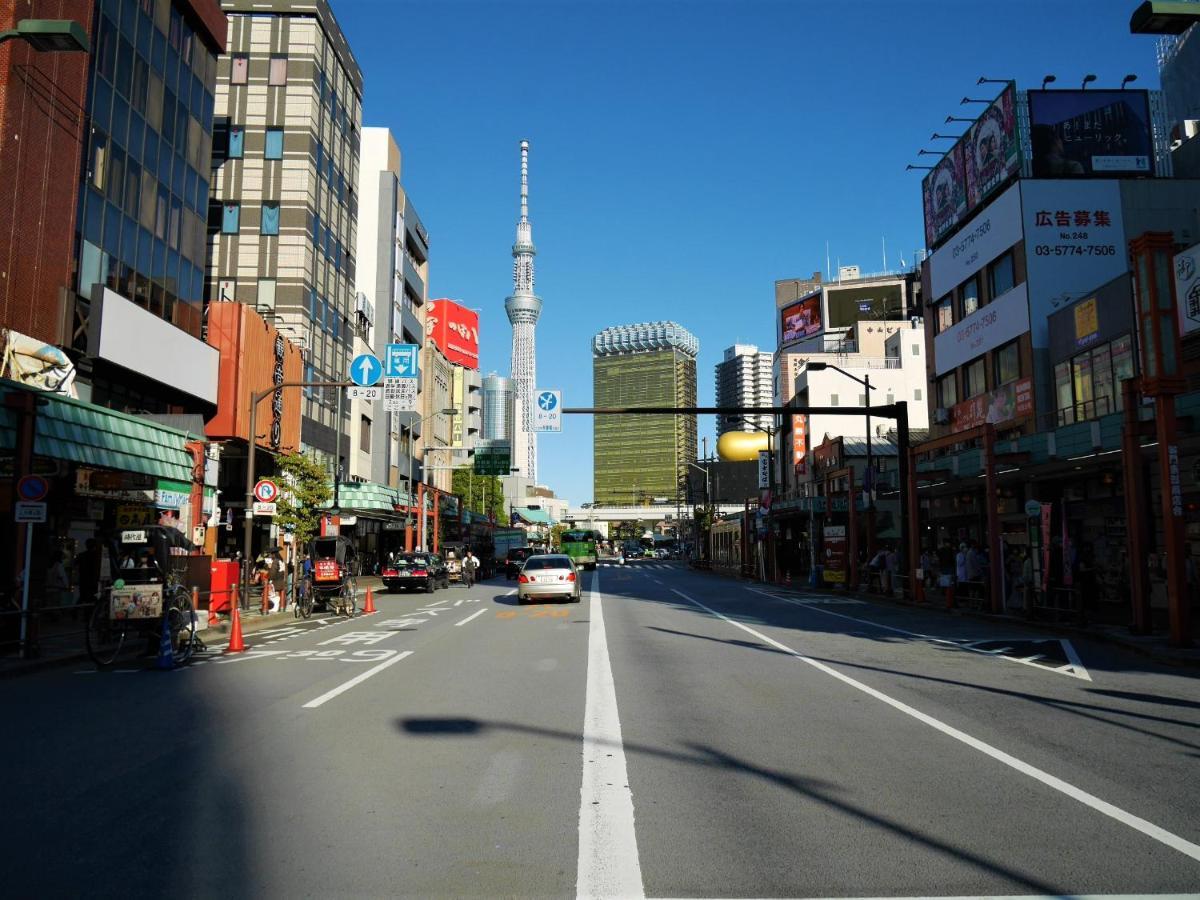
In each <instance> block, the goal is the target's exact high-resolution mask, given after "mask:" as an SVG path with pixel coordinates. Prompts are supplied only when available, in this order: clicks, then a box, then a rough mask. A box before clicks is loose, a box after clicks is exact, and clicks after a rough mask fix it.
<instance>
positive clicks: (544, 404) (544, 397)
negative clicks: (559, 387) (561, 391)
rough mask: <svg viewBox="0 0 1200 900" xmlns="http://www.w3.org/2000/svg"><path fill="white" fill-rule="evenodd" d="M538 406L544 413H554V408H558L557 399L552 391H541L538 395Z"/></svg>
mask: <svg viewBox="0 0 1200 900" xmlns="http://www.w3.org/2000/svg"><path fill="white" fill-rule="evenodd" d="M538 406H540V407H541V408H542V409H544V410H545V411H546V412H554V407H556V406H558V397H557V396H556V395H555V393H554V391H542V392H541V393H540V394H538Z"/></svg>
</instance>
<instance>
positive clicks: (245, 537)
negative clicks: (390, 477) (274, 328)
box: [230, 381, 353, 612]
mask: <svg viewBox="0 0 1200 900" xmlns="http://www.w3.org/2000/svg"><path fill="white" fill-rule="evenodd" d="M351 384H353V382H350V381H285V382H283V383H282V384H273V385H271V386H270V387H269V388H266V389H265V390H261V391H258V392H257V393H251V394H250V431H249V435H248V438H247V444H248V452H247V457H246V511H245V518H244V519H243V521H242V531H243V534H242V565H241V571H240V572H239V573H238V576H239V582H240V586H241V590H240V591H239V597H238V603H239V605H240V606H241V607H242V608H243V609H249V606H250V554H251V552H252V547H251V538H252V537H253V536H254V484H255V480H256V479H255V471H254V470H255V463H256V462H257V461H258V434H257V431H258V404H260V403H262V402H263V401H264V400H265V399H267V397H269V396H271V395H272V394H274V393H275V392H276V391H281V390H283V389H284V388H306V387H319V388H327V387H332V388H337V389H338V392H339V393H338V396H341V389H342V388H344V387H350V386H351ZM338 449H340V448H338ZM334 456H335V457H336V456H337V453H336V452H335V453H334ZM335 471H336V470H335ZM334 477H335V478H336V475H335V476H334ZM230 612H232V610H230Z"/></svg>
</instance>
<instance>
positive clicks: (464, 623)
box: [454, 609, 487, 628]
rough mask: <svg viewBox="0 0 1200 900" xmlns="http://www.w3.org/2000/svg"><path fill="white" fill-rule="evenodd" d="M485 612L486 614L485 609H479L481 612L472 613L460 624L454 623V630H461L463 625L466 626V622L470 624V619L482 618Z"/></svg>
mask: <svg viewBox="0 0 1200 900" xmlns="http://www.w3.org/2000/svg"><path fill="white" fill-rule="evenodd" d="M485 612H487V610H486V609H481V610H478V611H477V612H473V613H471V614H470V615H469V616H467V617H466V618H465V619H463V620H462V621H461V622H455V623H454V627H455V628H461V627H462V626H463V625H466V624H467V623H468V622H470V621H471V620H472V619H476V618H478V617H479V616H482V615H483V614H484V613H485Z"/></svg>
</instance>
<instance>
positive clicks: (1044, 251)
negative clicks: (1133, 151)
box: [1021, 180, 1128, 348]
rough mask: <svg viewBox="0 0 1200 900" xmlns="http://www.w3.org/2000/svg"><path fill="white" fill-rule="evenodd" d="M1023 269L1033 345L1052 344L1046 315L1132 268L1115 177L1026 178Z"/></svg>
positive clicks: (1045, 345) (1044, 345) (1023, 194)
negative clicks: (1090, 179) (1104, 178)
mask: <svg viewBox="0 0 1200 900" xmlns="http://www.w3.org/2000/svg"><path fill="white" fill-rule="evenodd" d="M1021 195H1022V199H1023V201H1024V202H1023V204H1022V207H1023V213H1022V214H1023V218H1024V225H1025V269H1026V273H1027V275H1028V281H1029V300H1030V303H1029V317H1030V324H1031V331H1032V334H1033V346H1034V347H1037V348H1042V347H1047V346H1048V345H1049V328H1048V326H1047V322H1046V320H1047V317H1048V316H1050V314H1051V313H1053V312H1054V311H1055V310H1056V309H1059V308H1061V307H1063V306H1066V305H1067V304H1068V303H1070V302H1071V301H1072V300H1075V299H1077V298H1079V297H1082V296H1084V295H1085V294H1089V293H1091V292H1093V291H1095V290H1096V288H1097V287H1099V286H1100V285H1102V284H1106V283H1107V282H1109V281H1112V279H1114V278H1116V277H1117V276H1118V275H1121V274H1123V273H1124V272H1125V271H1127V269H1128V264H1127V262H1126V258H1125V257H1126V253H1125V225H1124V221H1123V219H1122V216H1121V188H1120V185H1119V184H1118V183H1117V182H1115V181H1084V180H1079V181H1064V180H1056V181H1030V180H1027V181H1023V182H1022V183H1021Z"/></svg>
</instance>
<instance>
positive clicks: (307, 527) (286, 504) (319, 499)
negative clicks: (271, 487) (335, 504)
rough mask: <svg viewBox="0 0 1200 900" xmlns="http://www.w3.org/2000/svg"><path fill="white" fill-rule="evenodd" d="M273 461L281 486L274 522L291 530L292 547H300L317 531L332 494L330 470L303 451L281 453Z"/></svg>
mask: <svg viewBox="0 0 1200 900" xmlns="http://www.w3.org/2000/svg"><path fill="white" fill-rule="evenodd" d="M275 464H276V467H277V468H278V469H279V474H280V475H281V476H282V478H283V485H284V486H283V490H281V491H280V497H279V501H278V507H277V510H276V513H275V524H276V525H278V526H280V527H281V528H283V529H285V530H290V531H291V532H292V534H293V538H292V540H294V541H295V546H296V547H297V548H300V547H303V546H304V545H305V544H307V543H308V542H309V541H310V540H312V538H313V537H314V536H315V535H316V534H317V532H318V531H319V530H320V524H321V514H322V511H323V510H324V508H325V506H326V505H327V504H328V503H329V501H330V499H331V498H332V497H333V488H332V487H331V486H330V484H329V473H328V472H327V471H325V467H324V466H323V465H321V464H320V463H319V462H317V461H316V460H315V459H313V458H312V457H310V456H305V455H304V454H302V453H288V454H285V455H282V456H280V457H278V459H277V460H276V463H275Z"/></svg>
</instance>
